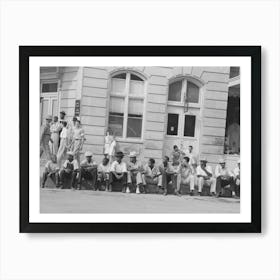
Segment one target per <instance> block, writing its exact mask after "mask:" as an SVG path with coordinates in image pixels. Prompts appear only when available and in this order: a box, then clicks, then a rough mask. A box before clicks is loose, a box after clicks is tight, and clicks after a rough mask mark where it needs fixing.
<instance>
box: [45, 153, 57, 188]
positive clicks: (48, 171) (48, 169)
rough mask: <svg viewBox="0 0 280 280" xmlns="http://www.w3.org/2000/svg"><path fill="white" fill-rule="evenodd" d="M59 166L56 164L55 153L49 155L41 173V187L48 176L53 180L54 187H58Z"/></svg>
mask: <svg viewBox="0 0 280 280" xmlns="http://www.w3.org/2000/svg"><path fill="white" fill-rule="evenodd" d="M58 173H59V167H58V165H57V160H56V155H52V156H51V160H49V161H48V162H47V164H46V166H45V171H44V173H43V180H42V188H44V187H45V183H46V181H47V178H48V177H50V178H51V179H52V180H53V182H55V185H56V187H57V188H58V187H59V174H58Z"/></svg>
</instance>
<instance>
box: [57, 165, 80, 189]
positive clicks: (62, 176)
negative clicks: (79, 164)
mask: <svg viewBox="0 0 280 280" xmlns="http://www.w3.org/2000/svg"><path fill="white" fill-rule="evenodd" d="M77 174H78V171H76V170H74V171H70V172H66V171H65V170H64V169H62V170H61V171H60V183H61V185H62V186H63V184H64V182H65V180H66V179H68V180H71V187H72V188H75V185H76V177H77Z"/></svg>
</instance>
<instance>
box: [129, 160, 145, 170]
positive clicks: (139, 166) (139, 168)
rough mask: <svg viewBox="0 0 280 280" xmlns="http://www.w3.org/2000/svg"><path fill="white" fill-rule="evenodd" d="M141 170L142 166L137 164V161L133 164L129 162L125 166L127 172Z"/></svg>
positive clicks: (139, 163)
mask: <svg viewBox="0 0 280 280" xmlns="http://www.w3.org/2000/svg"><path fill="white" fill-rule="evenodd" d="M142 169H143V166H142V164H141V162H139V161H136V162H135V163H134V162H131V161H130V162H129V163H128V164H127V170H128V171H130V170H134V171H141V170H142Z"/></svg>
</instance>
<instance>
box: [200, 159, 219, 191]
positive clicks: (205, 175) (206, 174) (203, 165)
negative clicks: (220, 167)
mask: <svg viewBox="0 0 280 280" xmlns="http://www.w3.org/2000/svg"><path fill="white" fill-rule="evenodd" d="M196 176H197V183H198V193H199V195H201V192H202V188H203V186H204V185H208V186H210V192H211V194H212V195H215V186H216V180H215V178H214V177H213V173H212V168H211V166H209V165H207V159H206V158H204V157H202V158H201V159H200V165H199V166H198V167H197V168H196Z"/></svg>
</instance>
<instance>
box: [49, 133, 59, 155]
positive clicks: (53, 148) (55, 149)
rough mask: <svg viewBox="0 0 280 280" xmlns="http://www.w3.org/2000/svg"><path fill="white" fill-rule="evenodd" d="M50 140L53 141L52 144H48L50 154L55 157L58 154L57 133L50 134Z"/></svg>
mask: <svg viewBox="0 0 280 280" xmlns="http://www.w3.org/2000/svg"><path fill="white" fill-rule="evenodd" d="M51 138H52V140H53V143H50V146H51V152H52V154H54V155H56V154H57V152H58V144H59V133H58V132H55V133H52V135H51Z"/></svg>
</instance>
